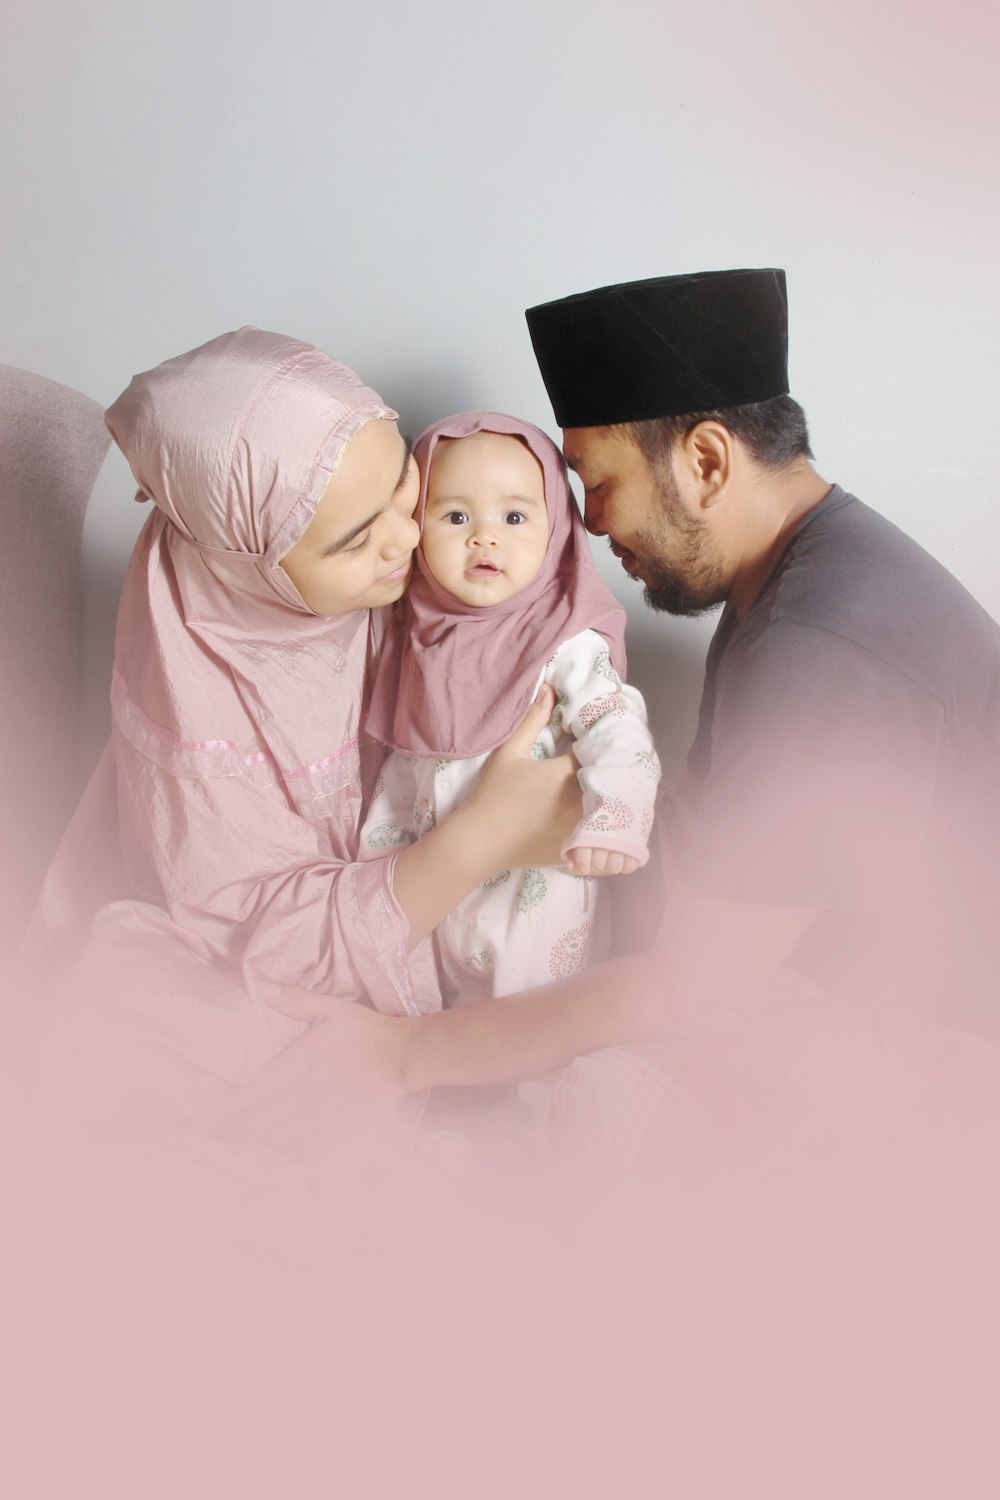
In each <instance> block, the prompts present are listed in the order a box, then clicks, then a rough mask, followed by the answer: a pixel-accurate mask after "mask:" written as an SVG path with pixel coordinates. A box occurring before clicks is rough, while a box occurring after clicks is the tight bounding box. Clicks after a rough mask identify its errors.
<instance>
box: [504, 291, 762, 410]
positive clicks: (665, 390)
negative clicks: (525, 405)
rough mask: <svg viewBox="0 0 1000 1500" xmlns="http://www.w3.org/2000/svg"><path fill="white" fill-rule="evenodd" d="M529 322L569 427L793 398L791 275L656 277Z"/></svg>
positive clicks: (552, 395) (531, 316)
mask: <svg viewBox="0 0 1000 1500" xmlns="http://www.w3.org/2000/svg"><path fill="white" fill-rule="evenodd" d="M525 316H526V318H527V320H528V331H529V333H530V335H531V342H532V345H533V346H534V350H535V357H536V359H537V360H538V366H539V369H540V370H541V373H542V379H543V381H544V382H545V389H546V390H547V391H548V394H549V399H550V400H551V402H552V407H553V410H554V412H555V418H556V421H557V422H558V424H559V426H560V427H604V426H612V425H614V424H615V423H618V422H643V421H648V420H650V419H651V418H654V417H672V416H681V415H683V414H684V413H686V412H695V411H710V410H712V409H714V408H716V407H729V406H745V405H748V404H750V403H753V402H757V401H768V400H770V399H771V398H772V397H774V396H784V395H787V394H788V298H787V295H786V291H785V273H784V271H780V270H775V269H773V268H772V269H766V270H742V271H703V272H700V273H695V274H691V275H685V276H654V277H652V278H651V279H649V280H647V281H626V282H621V283H619V284H618V285H616V286H604V287H598V288H596V289H595V290H594V291H590V292H579V293H577V294H575V295H574V296H572V297H561V298H560V299H559V300H558V301H556V302H543V303H540V304H539V305H538V306H537V307H529V308H528V310H527V312H526V314H525Z"/></svg>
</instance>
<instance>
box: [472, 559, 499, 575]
mask: <svg viewBox="0 0 1000 1500" xmlns="http://www.w3.org/2000/svg"><path fill="white" fill-rule="evenodd" d="M499 572H500V569H499V568H498V567H497V565H496V563H495V562H477V563H473V565H472V567H471V568H466V570H465V576H466V578H495V577H496V575H497V574H498V573H499Z"/></svg>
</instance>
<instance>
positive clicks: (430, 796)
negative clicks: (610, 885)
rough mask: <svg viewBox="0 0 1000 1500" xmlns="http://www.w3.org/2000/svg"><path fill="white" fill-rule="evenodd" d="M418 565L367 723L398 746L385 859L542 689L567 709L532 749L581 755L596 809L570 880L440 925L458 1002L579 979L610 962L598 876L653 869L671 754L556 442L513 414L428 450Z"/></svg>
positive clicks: (375, 850) (372, 826) (457, 794)
mask: <svg viewBox="0 0 1000 1500" xmlns="http://www.w3.org/2000/svg"><path fill="white" fill-rule="evenodd" d="M414 456H415V457H416V459H417V462H418V464H419V466H420V471H421V475H422V484H421V495H420V501H419V504H418V507H417V520H418V521H419V522H420V524H421V532H422V535H421V542H420V549H419V551H418V554H417V558H418V569H417V571H416V572H415V575H414V580H413V583H412V585H411V587H410V590H409V592H408V594H407V595H406V596H405V597H404V598H403V599H402V600H401V601H400V603H399V604H398V605H396V606H395V609H394V615H393V622H392V625H391V628H390V632H389V636H388V639H387V641H386V646H385V650H384V652H383V656H382V660H381V662H380V665H379V671H378V676H377V679H376V684H375V688H374V691H373V695H372V704H371V708H370V711H369V715H368V720H367V727H368V730H369V732H370V733H372V734H373V735H374V736H375V737H376V738H377V739H379V740H381V741H382V742H383V743H384V744H386V745H389V746H391V747H392V751H393V753H392V754H391V755H390V757H389V759H388V760H387V762H386V764H385V766H384V768H383V771H382V775H381V776H380V778H379V781H378V784H377V786H376V788H375V792H374V796H373V799H372V803H371V806H370V808H369V811H368V816H367V819H366V822H365V825H364V829H363V831H362V838H361V858H362V859H365V858H367V859H371V858H376V857H379V856H383V855H386V854H388V853H390V852H391V851H392V849H394V848H396V847H399V846H402V845H404V844H408V843H410V842H412V841H413V840H414V839H417V838H419V837H420V836H421V835H422V834H424V833H426V832H427V830H428V829H430V828H433V827H434V826H435V823H436V822H437V820H438V819H439V818H442V817H444V816H446V815H447V814H448V813H449V812H450V811H451V810H452V809H453V808H454V807H455V806H457V805H458V804H459V803H461V802H462V801H464V800H465V798H466V797H467V796H468V794H469V791H470V789H471V787H472V786H473V785H474V783H475V781H476V779H477V777H478V776H479V774H480V772H481V770H482V768H483V766H484V765H485V763H486V761H487V760H488V759H489V756H490V753H491V752H492V751H493V750H494V749H496V747H497V746H498V745H500V744H502V743H503V741H504V740H505V739H506V738H507V737H508V735H509V734H510V733H511V731H512V730H513V729H514V728H516V726H517V724H518V723H519V722H520V720H521V718H522V717H523V715H524V713H525V712H526V710H527V708H528V706H529V704H530V703H531V701H532V700H533V698H534V696H535V694H536V693H537V691H538V688H539V686H540V685H541V684H542V683H543V682H545V683H551V684H552V686H553V688H554V689H555V693H556V707H555V711H554V713H553V715H552V719H551V721H550V723H549V725H548V726H547V727H546V729H545V730H544V731H543V732H542V734H541V735H540V736H539V738H538V739H537V740H536V742H535V745H534V748H533V751H532V753H533V754H534V755H535V756H537V757H538V758H540V759H541V758H543V757H546V756H551V755H560V754H562V753H563V752H564V751H566V750H570V749H571V750H572V751H573V753H574V754H575V755H576V758H577V760H578V761H579V763H580V771H579V777H578V779H579V782H580V785H581V788H582V790H583V806H584V816H583V818H582V820H581V821H580V822H579V823H578V824H577V826H576V828H575V829H574V830H573V833H572V835H571V836H570V838H569V839H568V840H567V841H566V843H565V844H564V846H563V849H562V854H563V857H564V859H565V861H566V868H565V869H562V868H547V869H541V870H507V871H505V872H503V873H502V874H500V875H496V876H494V877H493V878H492V879H490V880H487V881H485V882H484V883H483V884H482V885H481V886H480V887H479V889H478V890H476V891H473V892H472V894H471V895H470V896H468V897H466V899H465V900H464V901H463V902H462V903H461V905H459V906H458V907H457V908H456V909H455V911H453V912H452V913H451V914H450V916H448V917H446V918H445V920H444V922H442V923H441V925H440V926H439V927H438V929H437V934H436V936H437V944H438V953H439V961H440V969H441V978H442V987H443V991H444V995H445V1003H446V1004H450V1005H454V1004H460V1003H466V1002H468V1001H470V1000H477V999H482V998H486V997H489V996H493V995H503V994H509V993H513V992H514V991H517V990H522V989H528V988H532V987H534V986H536V985H540V984H545V983H549V982H551V981H552V980H555V979H561V978H563V977H564V976H566V975H568V974H572V973H574V972H575V971H576V970H578V969H580V968H583V967H585V966H587V965H590V964H592V963H596V962H599V961H600V960H601V959H602V958H604V957H606V956H607V952H608V941H609V932H608V910H607V901H606V900H601V899H600V897H599V895H598V891H597V887H596V880H597V877H599V876H603V875H611V874H627V873H630V872H631V871H633V870H635V869H636V868H637V867H638V866H639V865H641V864H643V863H644V862H645V860H646V858H647V848H646V843H647V839H648V836H649V831H650V827H651V825H652V820H653V802H654V798H655V794H656V785H657V780H658V778H659V774H660V768H659V762H658V760H657V758H656V752H655V750H654V748H653V742H652V739H651V738H650V734H649V730H648V728H647V725H646V711H645V707H644V705H643V702H642V698H641V697H640V695H639V694H638V693H637V692H636V691H635V689H634V688H630V687H627V686H625V685H624V683H623V682H622V679H621V675H620V674H621V673H623V672H624V669H625V653H624V639H623V637H624V621H625V612H624V610H623V609H622V608H621V606H620V605H619V604H618V603H617V602H616V600H615V599H614V596H613V595H612V594H611V592H610V590H609V589H608V588H607V587H606V586H605V584H604V583H603V582H602V581H601V579H600V577H599V576H598V574H597V571H596V569H595V567H594V564H593V561H592V559H591V555H590V547H589V543H588V539H587V534H586V531H585V529H584V526H583V520H582V518H581V516H580V513H579V510H578V509H577V507H576V505H575V503H574V501H573V497H572V495H571V493H570V490H569V485H568V482H567V479H566V470H565V466H564V464H563V460H562V455H561V454H560V453H559V450H558V449H557V448H556V446H555V444H554V443H552V442H551V441H550V440H549V438H547V437H546V436H545V434H544V433H542V432H540V431H539V429H538V428H536V427H533V426H531V425H530V424H529V423H527V422H519V421H517V420H515V419H514V418H513V417H506V416H502V415H500V414H499V413H497V412H469V413H466V414H464V415H462V416H457V417H450V418H448V419H447V420H446V421H444V422H439V423H437V424H436V425H435V426H434V427H431V428H429V429H428V431H427V432H425V433H424V434H423V436H422V437H421V438H420V439H419V440H418V442H417V444H416V446H415V448H414Z"/></svg>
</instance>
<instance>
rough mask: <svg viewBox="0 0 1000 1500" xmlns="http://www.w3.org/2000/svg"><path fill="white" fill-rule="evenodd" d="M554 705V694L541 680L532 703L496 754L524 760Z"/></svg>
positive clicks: (506, 757)
mask: <svg viewBox="0 0 1000 1500" xmlns="http://www.w3.org/2000/svg"><path fill="white" fill-rule="evenodd" d="M555 706H556V695H555V692H554V691H553V689H552V688H551V687H550V686H549V684H548V683H547V682H543V683H542V686H541V687H540V688H539V689H538V693H537V696H536V698H535V701H534V703H532V705H531V707H530V708H529V709H528V712H527V713H526V714H525V716H524V718H523V719H522V720H521V722H520V724H519V725H518V726H517V728H516V729H515V730H514V733H513V734H512V735H511V737H510V739H509V740H508V741H507V742H506V744H504V745H501V746H500V748H499V750H497V752H496V754H497V755H498V756H499V757H500V758H501V759H502V760H526V759H528V757H530V755H531V747H532V745H533V744H534V743H535V741H536V740H537V738H538V736H539V735H540V734H541V732H542V730H543V729H544V728H545V726H546V724H547V723H548V722H549V720H550V719H551V717H552V712H553V710H554V708H555Z"/></svg>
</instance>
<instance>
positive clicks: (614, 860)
mask: <svg viewBox="0 0 1000 1500" xmlns="http://www.w3.org/2000/svg"><path fill="white" fill-rule="evenodd" d="M566 863H567V865H568V866H569V868H570V869H571V870H572V872H573V874H574V875H631V874H632V871H633V870H637V869H638V868H639V861H638V860H637V859H633V857H632V855H631V854H619V853H618V851H617V850H616V849H570V850H569V851H568V853H567V855H566Z"/></svg>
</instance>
